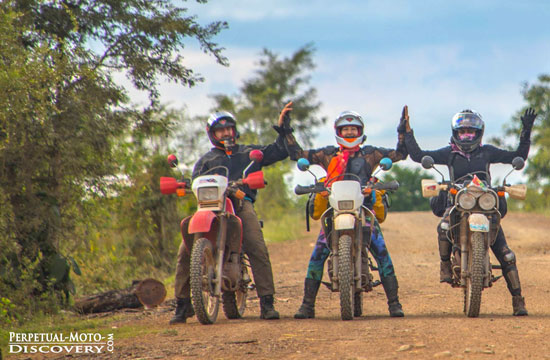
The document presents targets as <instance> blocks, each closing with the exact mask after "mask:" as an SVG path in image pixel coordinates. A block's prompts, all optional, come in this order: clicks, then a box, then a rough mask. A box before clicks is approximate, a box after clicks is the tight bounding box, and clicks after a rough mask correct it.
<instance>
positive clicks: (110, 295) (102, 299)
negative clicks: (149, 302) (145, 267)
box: [74, 281, 143, 314]
mask: <svg viewBox="0 0 550 360" xmlns="http://www.w3.org/2000/svg"><path fill="white" fill-rule="evenodd" d="M138 284H139V281H133V283H132V286H130V287H129V288H127V289H122V290H109V291H106V292H103V293H101V294H96V295H92V296H88V297H85V298H82V299H77V300H76V301H75V305H74V307H75V309H76V310H77V311H78V312H80V313H82V314H93V313H101V312H109V311H113V310H118V309H124V308H131V309H136V308H140V307H143V305H142V304H141V303H140V302H139V299H138V297H137V296H136V294H135V291H136V287H137V285H138Z"/></svg>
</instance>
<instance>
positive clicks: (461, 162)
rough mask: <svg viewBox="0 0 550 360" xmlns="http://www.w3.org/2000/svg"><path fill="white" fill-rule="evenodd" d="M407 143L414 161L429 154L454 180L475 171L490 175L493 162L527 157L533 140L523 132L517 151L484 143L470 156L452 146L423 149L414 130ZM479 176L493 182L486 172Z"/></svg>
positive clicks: (508, 161) (504, 162) (507, 162)
mask: <svg viewBox="0 0 550 360" xmlns="http://www.w3.org/2000/svg"><path fill="white" fill-rule="evenodd" d="M405 145H406V146H407V150H408V153H409V155H410V156H411V159H412V160H413V161H416V162H421V161H422V157H424V156H425V155H429V156H431V157H432V158H433V159H434V162H435V164H439V165H447V167H448V168H449V174H450V177H451V181H454V180H455V179H459V178H461V177H462V176H464V175H466V174H468V173H472V172H475V171H486V172H487V174H489V176H490V172H489V168H490V166H491V164H494V163H503V164H511V163H512V160H513V159H514V158H515V157H517V156H521V157H522V158H523V159H527V155H528V154H529V147H530V146H531V140H530V134H524V133H522V135H521V136H520V142H519V145H518V147H517V149H516V150H515V151H508V150H503V149H499V148H497V147H495V146H493V145H483V146H479V147H478V148H477V149H475V150H474V151H472V152H471V153H469V155H470V156H469V158H468V157H466V156H465V155H464V154H462V153H460V152H456V151H453V150H452V148H451V146H446V147H443V148H441V149H438V150H431V151H425V150H422V149H420V147H419V146H418V143H417V142H416V139H415V138H414V133H413V132H412V131H411V132H408V133H405ZM477 177H478V178H479V179H481V180H485V181H487V182H489V183H490V182H491V179H490V178H489V179H487V178H486V176H485V174H477ZM466 180H467V179H466Z"/></svg>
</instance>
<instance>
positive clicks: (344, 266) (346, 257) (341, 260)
mask: <svg viewBox="0 0 550 360" xmlns="http://www.w3.org/2000/svg"><path fill="white" fill-rule="evenodd" d="M351 247H352V241H351V237H350V236H349V235H342V236H340V239H339V240H338V282H339V288H340V315H341V317H342V320H352V319H353V312H354V305H353V300H354V299H353V297H354V296H353V295H354V293H355V291H354V288H355V286H354V276H353V272H354V271H353V270H354V266H353V259H352V256H351V254H352V252H351V250H352V249H351Z"/></svg>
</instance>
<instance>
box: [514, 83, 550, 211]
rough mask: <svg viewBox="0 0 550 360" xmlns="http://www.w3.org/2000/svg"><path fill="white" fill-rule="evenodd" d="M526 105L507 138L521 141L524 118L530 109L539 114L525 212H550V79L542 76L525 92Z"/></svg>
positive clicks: (534, 128)
mask: <svg viewBox="0 0 550 360" xmlns="http://www.w3.org/2000/svg"><path fill="white" fill-rule="evenodd" d="M522 95H523V98H524V99H525V101H526V103H527V104H526V105H525V106H524V107H523V108H521V109H520V110H518V112H516V114H515V115H514V116H513V117H512V119H511V121H510V123H508V124H506V125H505V127H504V131H505V134H506V135H509V136H510V135H512V136H516V137H517V138H519V133H520V131H521V119H520V118H521V116H522V115H523V113H524V112H525V110H526V109H527V108H529V107H532V108H534V109H535V111H536V112H537V113H538V117H537V120H536V121H535V124H534V127H533V132H532V135H531V151H530V154H529V161H528V165H527V168H526V170H525V173H526V174H527V176H528V178H529V190H528V192H527V194H528V195H527V199H526V201H525V203H524V204H523V208H524V209H525V210H543V209H546V210H547V209H550V75H540V76H539V77H538V81H537V82H536V83H534V84H529V83H525V85H524V87H523V89H522Z"/></svg>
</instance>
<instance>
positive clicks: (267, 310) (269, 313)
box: [260, 295, 279, 320]
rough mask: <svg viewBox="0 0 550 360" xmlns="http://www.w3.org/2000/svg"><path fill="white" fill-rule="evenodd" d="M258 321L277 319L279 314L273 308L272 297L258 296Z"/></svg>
mask: <svg viewBox="0 0 550 360" xmlns="http://www.w3.org/2000/svg"><path fill="white" fill-rule="evenodd" d="M260 308H261V313H260V319H265V320H276V319H278V318H279V313H278V312H277V311H276V310H275V308H274V307H273V295H264V296H260Z"/></svg>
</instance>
